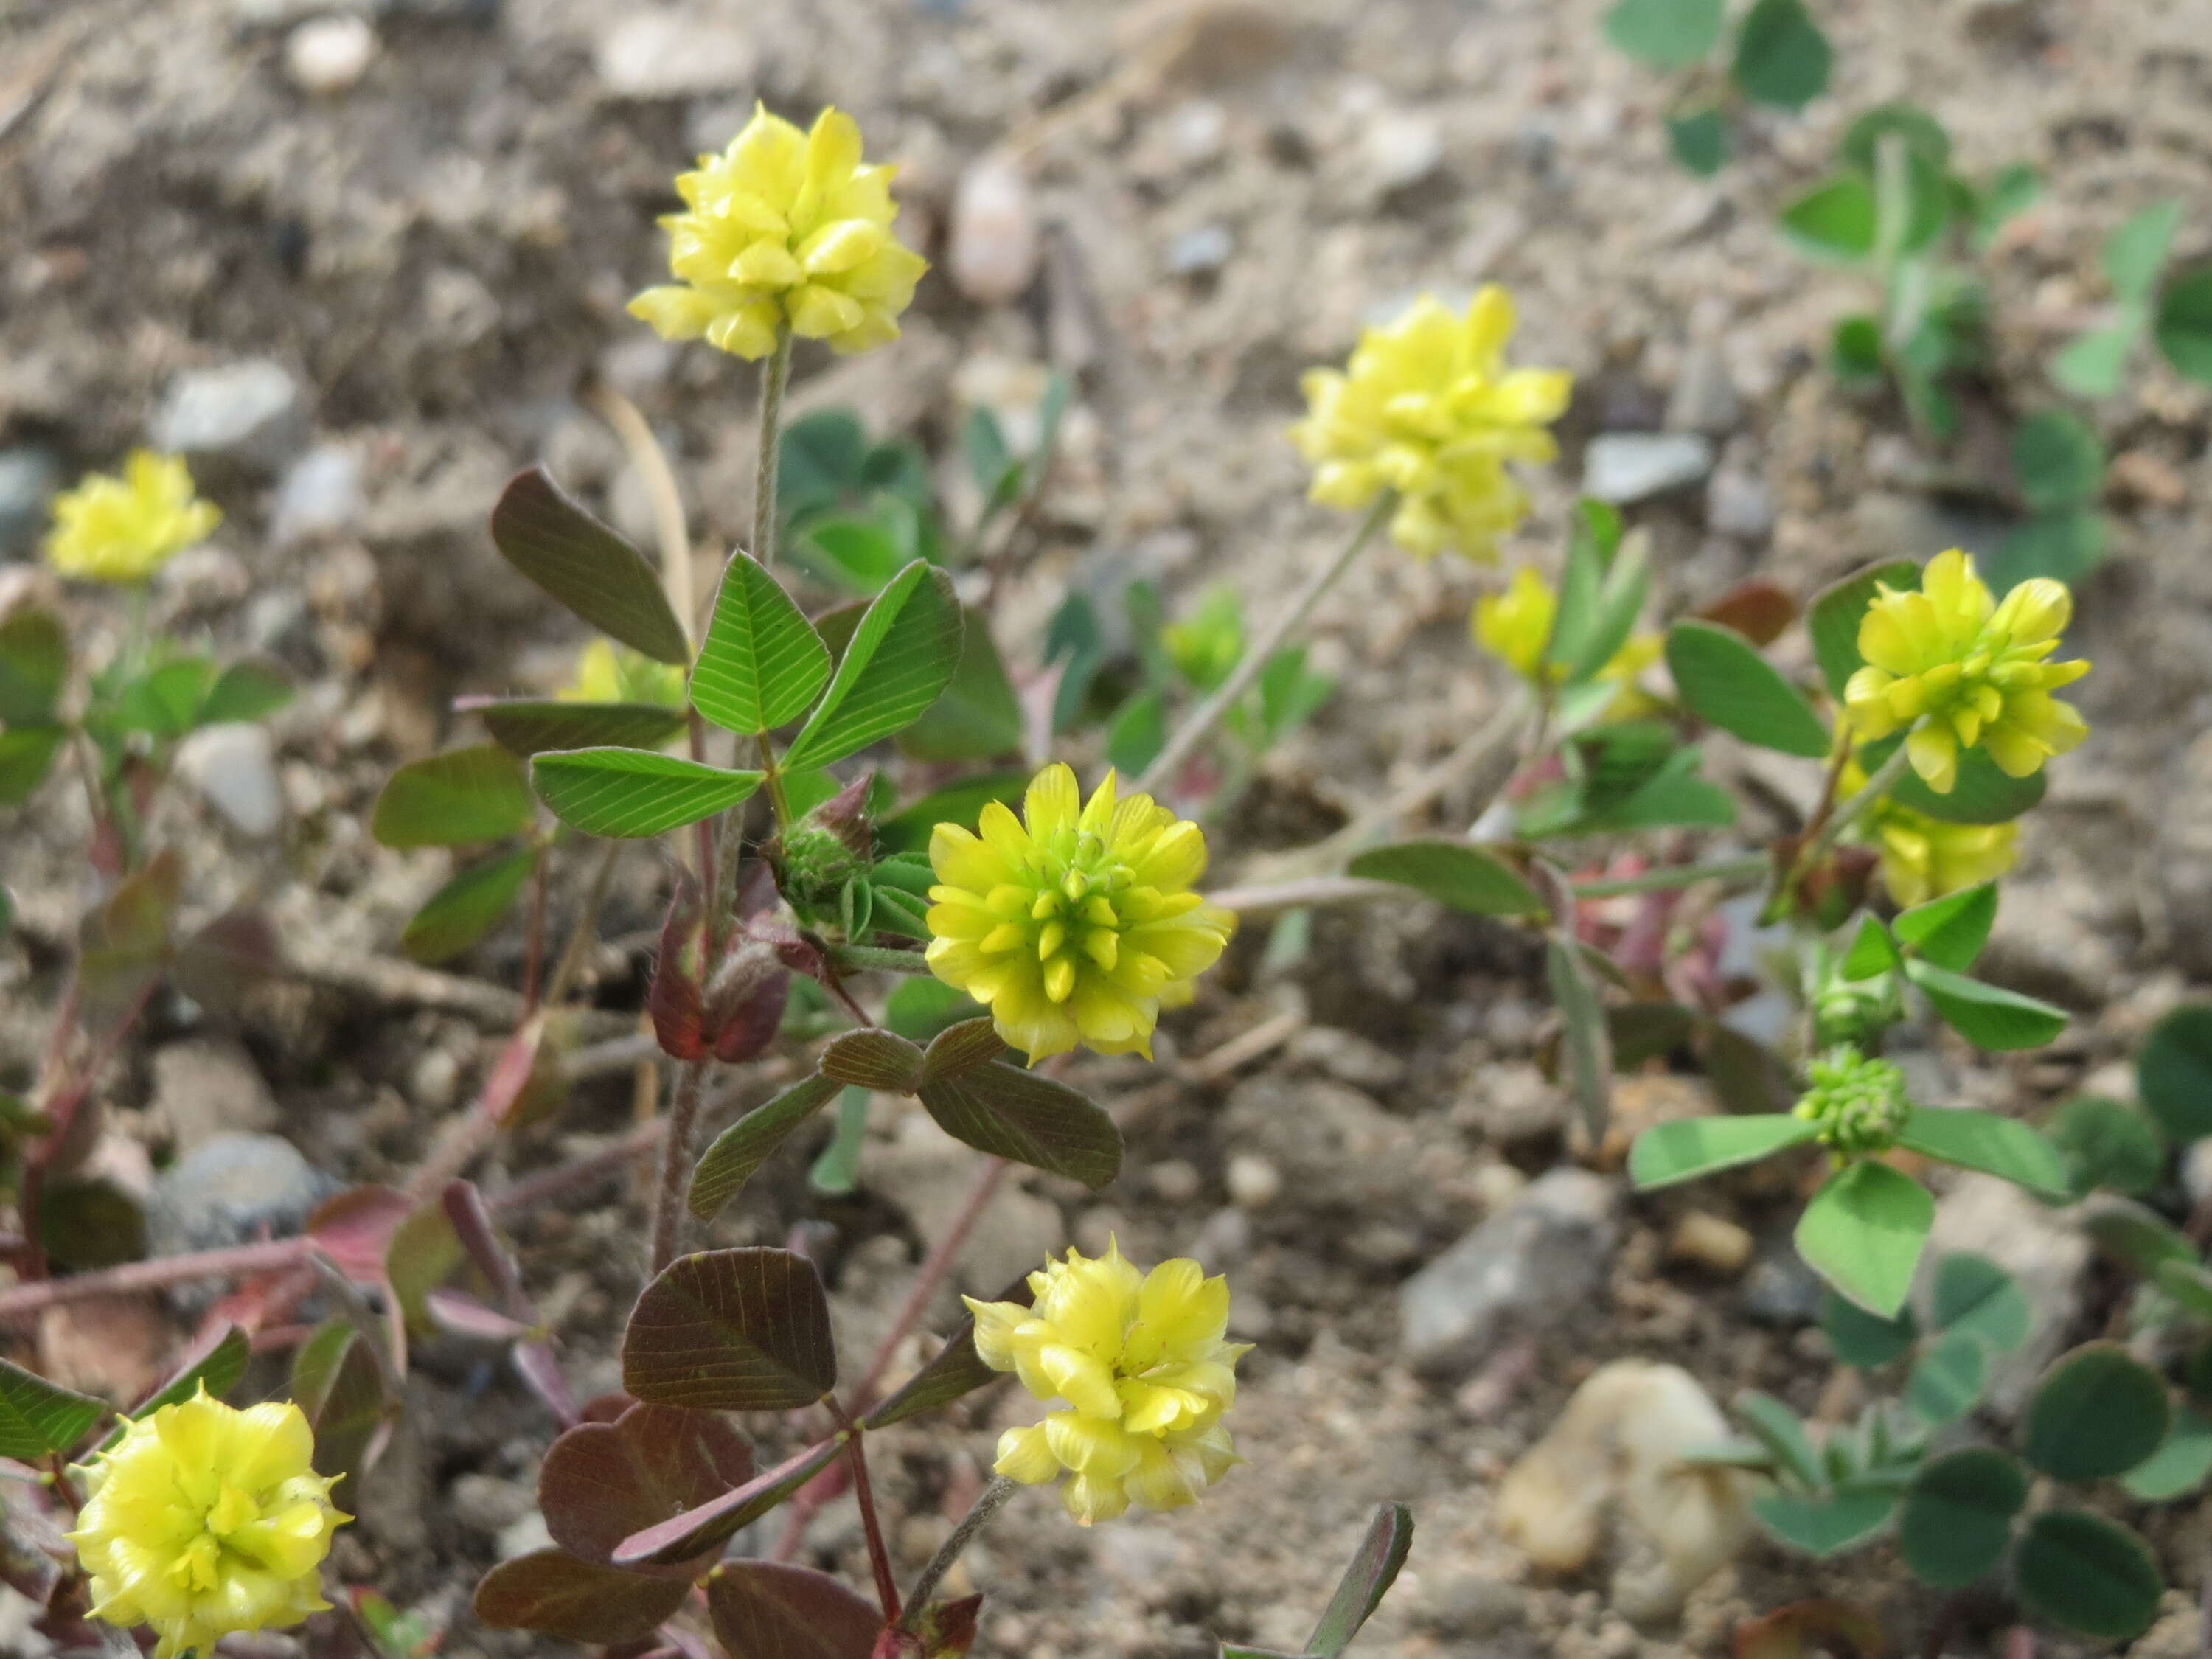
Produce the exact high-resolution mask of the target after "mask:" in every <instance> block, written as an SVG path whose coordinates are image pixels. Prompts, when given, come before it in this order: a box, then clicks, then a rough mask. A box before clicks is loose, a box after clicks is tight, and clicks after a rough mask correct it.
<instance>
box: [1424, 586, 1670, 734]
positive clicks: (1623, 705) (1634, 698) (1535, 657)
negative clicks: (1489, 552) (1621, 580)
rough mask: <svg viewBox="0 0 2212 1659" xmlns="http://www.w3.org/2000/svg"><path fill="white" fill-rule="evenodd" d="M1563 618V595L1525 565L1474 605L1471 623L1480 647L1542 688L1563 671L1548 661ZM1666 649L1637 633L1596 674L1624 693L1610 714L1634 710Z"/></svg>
mask: <svg viewBox="0 0 2212 1659" xmlns="http://www.w3.org/2000/svg"><path fill="white" fill-rule="evenodd" d="M1558 620H1559V596H1558V595H1557V594H1556V593H1554V592H1553V591H1552V586H1551V584H1550V583H1549V582H1547V581H1546V580H1544V579H1543V577H1541V575H1539V574H1537V573H1536V571H1535V569H1534V568H1533V567H1532V566H1529V565H1525V564H1524V565H1522V567H1521V568H1519V569H1518V570H1516V571H1515V572H1514V573H1513V580H1512V581H1511V582H1510V583H1509V584H1508V585H1507V586H1506V588H1505V591H1504V592H1502V593H1486V594H1484V595H1483V596H1482V598H1480V599H1477V600H1476V601H1475V602H1474V615H1473V616H1472V617H1470V618H1469V619H1468V623H1469V627H1470V629H1471V630H1472V631H1473V633H1474V640H1475V643H1476V644H1478V645H1480V647H1482V648H1483V649H1484V650H1486V651H1487V652H1489V653H1490V654H1491V655H1492V656H1493V657H1496V658H1497V659H1498V660H1499V661H1500V662H1502V663H1504V665H1506V666H1507V667H1508V668H1510V669H1511V670H1512V671H1514V672H1515V673H1516V674H1518V675H1519V676H1520V677H1521V678H1522V679H1524V680H1527V681H1528V683H1529V684H1532V685H1538V686H1541V685H1547V684H1556V683H1557V682H1558V681H1559V678H1560V677H1561V675H1562V673H1563V670H1562V669H1561V668H1560V667H1559V665H1558V664H1556V663H1553V664H1548V665H1547V663H1546V662H1545V661H1544V652H1545V649H1546V647H1548V646H1549V645H1550V644H1551V642H1552V629H1553V625H1554V624H1555V623H1557V621H1558ZM1663 648H1664V641H1662V640H1661V638H1660V637H1659V635H1656V634H1638V635H1633V636H1632V637H1631V638H1629V639H1626V640H1624V641H1622V642H1621V646H1620V650H1618V651H1616V652H1614V653H1613V655H1612V657H1611V658H1610V659H1607V662H1606V664H1605V665H1604V666H1603V667H1602V668H1601V669H1599V670H1598V671H1597V678H1599V679H1601V680H1610V681H1613V682H1614V683H1615V684H1618V685H1619V686H1620V695H1619V696H1616V697H1615V698H1614V699H1613V702H1611V703H1610V704H1608V705H1607V709H1606V713H1607V715H1608V716H1610V717H1612V718H1614V719H1619V718H1621V717H1622V716H1624V715H1626V714H1632V713H1634V712H1636V707H1635V706H1636V705H1637V704H1638V703H1639V702H1641V701H1642V699H1641V698H1640V697H1639V696H1638V693H1637V690H1636V679H1637V677H1638V675H1640V674H1641V673H1643V671H1644V670H1645V669H1647V668H1649V667H1650V666H1651V665H1652V664H1653V663H1655V662H1656V661H1658V660H1659V655H1660V653H1661V651H1662V649H1663Z"/></svg>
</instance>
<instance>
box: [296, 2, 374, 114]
mask: <svg viewBox="0 0 2212 1659" xmlns="http://www.w3.org/2000/svg"><path fill="white" fill-rule="evenodd" d="M375 57H376V31H375V30H374V29H373V28H371V27H369V26H368V19H366V18H362V17H317V18H313V19H312V20H310V21H307V22H305V23H302V24H301V25H300V26H299V27H297V28H295V29H294V30H293V31H292V33H291V34H290V36H289V38H288V39H287V40H285V42H284V72H285V73H286V74H287V75H289V76H291V77H292V84H293V85H294V86H295V87H297V88H300V90H301V91H302V92H308V93H313V94H315V95H316V96H317V97H321V98H331V97H336V96H337V94H340V93H342V92H350V91H352V90H353V88H355V87H356V85H357V84H359V82H360V81H361V77H362V76H364V75H366V74H368V66H369V64H370V63H371V62H373V61H374V58H375Z"/></svg>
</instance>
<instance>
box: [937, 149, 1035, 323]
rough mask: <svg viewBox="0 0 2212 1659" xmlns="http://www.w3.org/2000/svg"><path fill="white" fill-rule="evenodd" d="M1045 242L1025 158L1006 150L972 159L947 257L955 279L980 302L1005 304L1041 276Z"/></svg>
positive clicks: (955, 205)
mask: <svg viewBox="0 0 2212 1659" xmlns="http://www.w3.org/2000/svg"><path fill="white" fill-rule="evenodd" d="M1041 246H1042V245H1041V243H1040V241H1039V239H1038V235H1037V219H1036V204H1035V202H1034V200H1033V199H1032V197H1031V196H1030V181H1029V175H1028V174H1027V173H1024V172H1023V171H1022V168H1021V166H1020V164H1019V163H1018V162H1016V161H1009V160H1007V159H1006V157H1005V156H1002V155H985V156H982V157H981V158H980V159H979V160H977V161H974V162H973V163H971V164H970V165H969V168H968V170H967V171H966V172H965V173H962V174H961V175H960V186H959V188H958V190H957V191H955V192H954V193H953V197H952V224H951V234H950V238H949V242H948V252H947V255H946V258H945V266H946V269H947V270H948V271H949V273H950V274H951V277H952V285H953V286H954V287H955V288H957V289H959V290H960V291H961V293H963V294H964V295H967V296H968V298H969V299H971V300H973V301H975V303H976V304H978V305H986V306H996V305H1004V304H1006V302H1007V301H1010V300H1012V299H1014V298H1015V297H1016V296H1018V295H1020V294H1022V293H1024V292H1025V291H1026V290H1027V289H1028V288H1029V285H1030V281H1031V280H1032V279H1033V278H1034V277H1035V276H1036V270H1037V258H1038V255H1039V252H1040V249H1041Z"/></svg>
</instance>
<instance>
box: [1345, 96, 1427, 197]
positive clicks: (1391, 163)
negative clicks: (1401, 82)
mask: <svg viewBox="0 0 2212 1659" xmlns="http://www.w3.org/2000/svg"><path fill="white" fill-rule="evenodd" d="M1364 125H1365V136H1364V139H1363V140H1362V143H1361V149H1360V161H1361V163H1362V167H1361V174H1362V179H1361V182H1362V183H1363V185H1364V187H1365V189H1366V191H1367V193H1368V194H1369V195H1370V197H1374V198H1376V199H1378V200H1379V199H1380V198H1382V197H1386V196H1390V195H1393V194H1395V192H1397V191H1401V190H1404V189H1407V187H1408V186H1410V185H1418V184H1419V183H1420V182H1421V180H1423V179H1425V178H1427V177H1428V176H1429V175H1430V174H1431V173H1434V172H1435V171H1436V170H1437V168H1438V167H1441V166H1443V159H1444V134H1443V127H1442V126H1441V125H1438V123H1437V118H1435V117H1434V116H1432V115H1428V114H1424V113H1422V112H1418V111H1411V110H1402V111H1384V112H1380V113H1377V114H1376V115H1374V116H1372V117H1370V118H1369V119H1368V120H1367V121H1366V123H1365V124H1364Z"/></svg>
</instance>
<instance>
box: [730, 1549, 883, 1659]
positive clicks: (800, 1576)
mask: <svg viewBox="0 0 2212 1659" xmlns="http://www.w3.org/2000/svg"><path fill="white" fill-rule="evenodd" d="M707 1610H708V1613H710V1614H711V1615H712V1616H713V1618H714V1635H715V1638H717V1639H718V1640H719V1641H720V1643H721V1644H722V1650H723V1651H724V1652H725V1653H726V1654H728V1655H729V1656H730V1659H869V1656H870V1655H871V1654H872V1653H873V1651H874V1650H875V1645H876V1633H877V1632H878V1631H880V1630H881V1629H882V1628H883V1625H884V1621H883V1615H882V1614H881V1613H878V1611H877V1609H876V1607H875V1604H874V1603H873V1602H872V1601H867V1600H866V1599H865V1598H863V1597H861V1596H860V1595H855V1594H854V1592H853V1591H851V1590H849V1589H846V1588H845V1586H844V1585H843V1584H842V1583H839V1582H838V1581H837V1580H836V1579H835V1578H832V1577H830V1576H829V1574H828V1573H826V1572H817V1571H815V1570H814V1569H813V1568H811V1567H794V1566H787V1565H784V1564H782V1563H781V1562H777V1561H732V1562H730V1563H728V1564H726V1565H724V1566H722V1567H720V1568H719V1569H718V1570H717V1571H715V1573H714V1577H711V1578H709V1579H708V1581H707Z"/></svg>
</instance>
